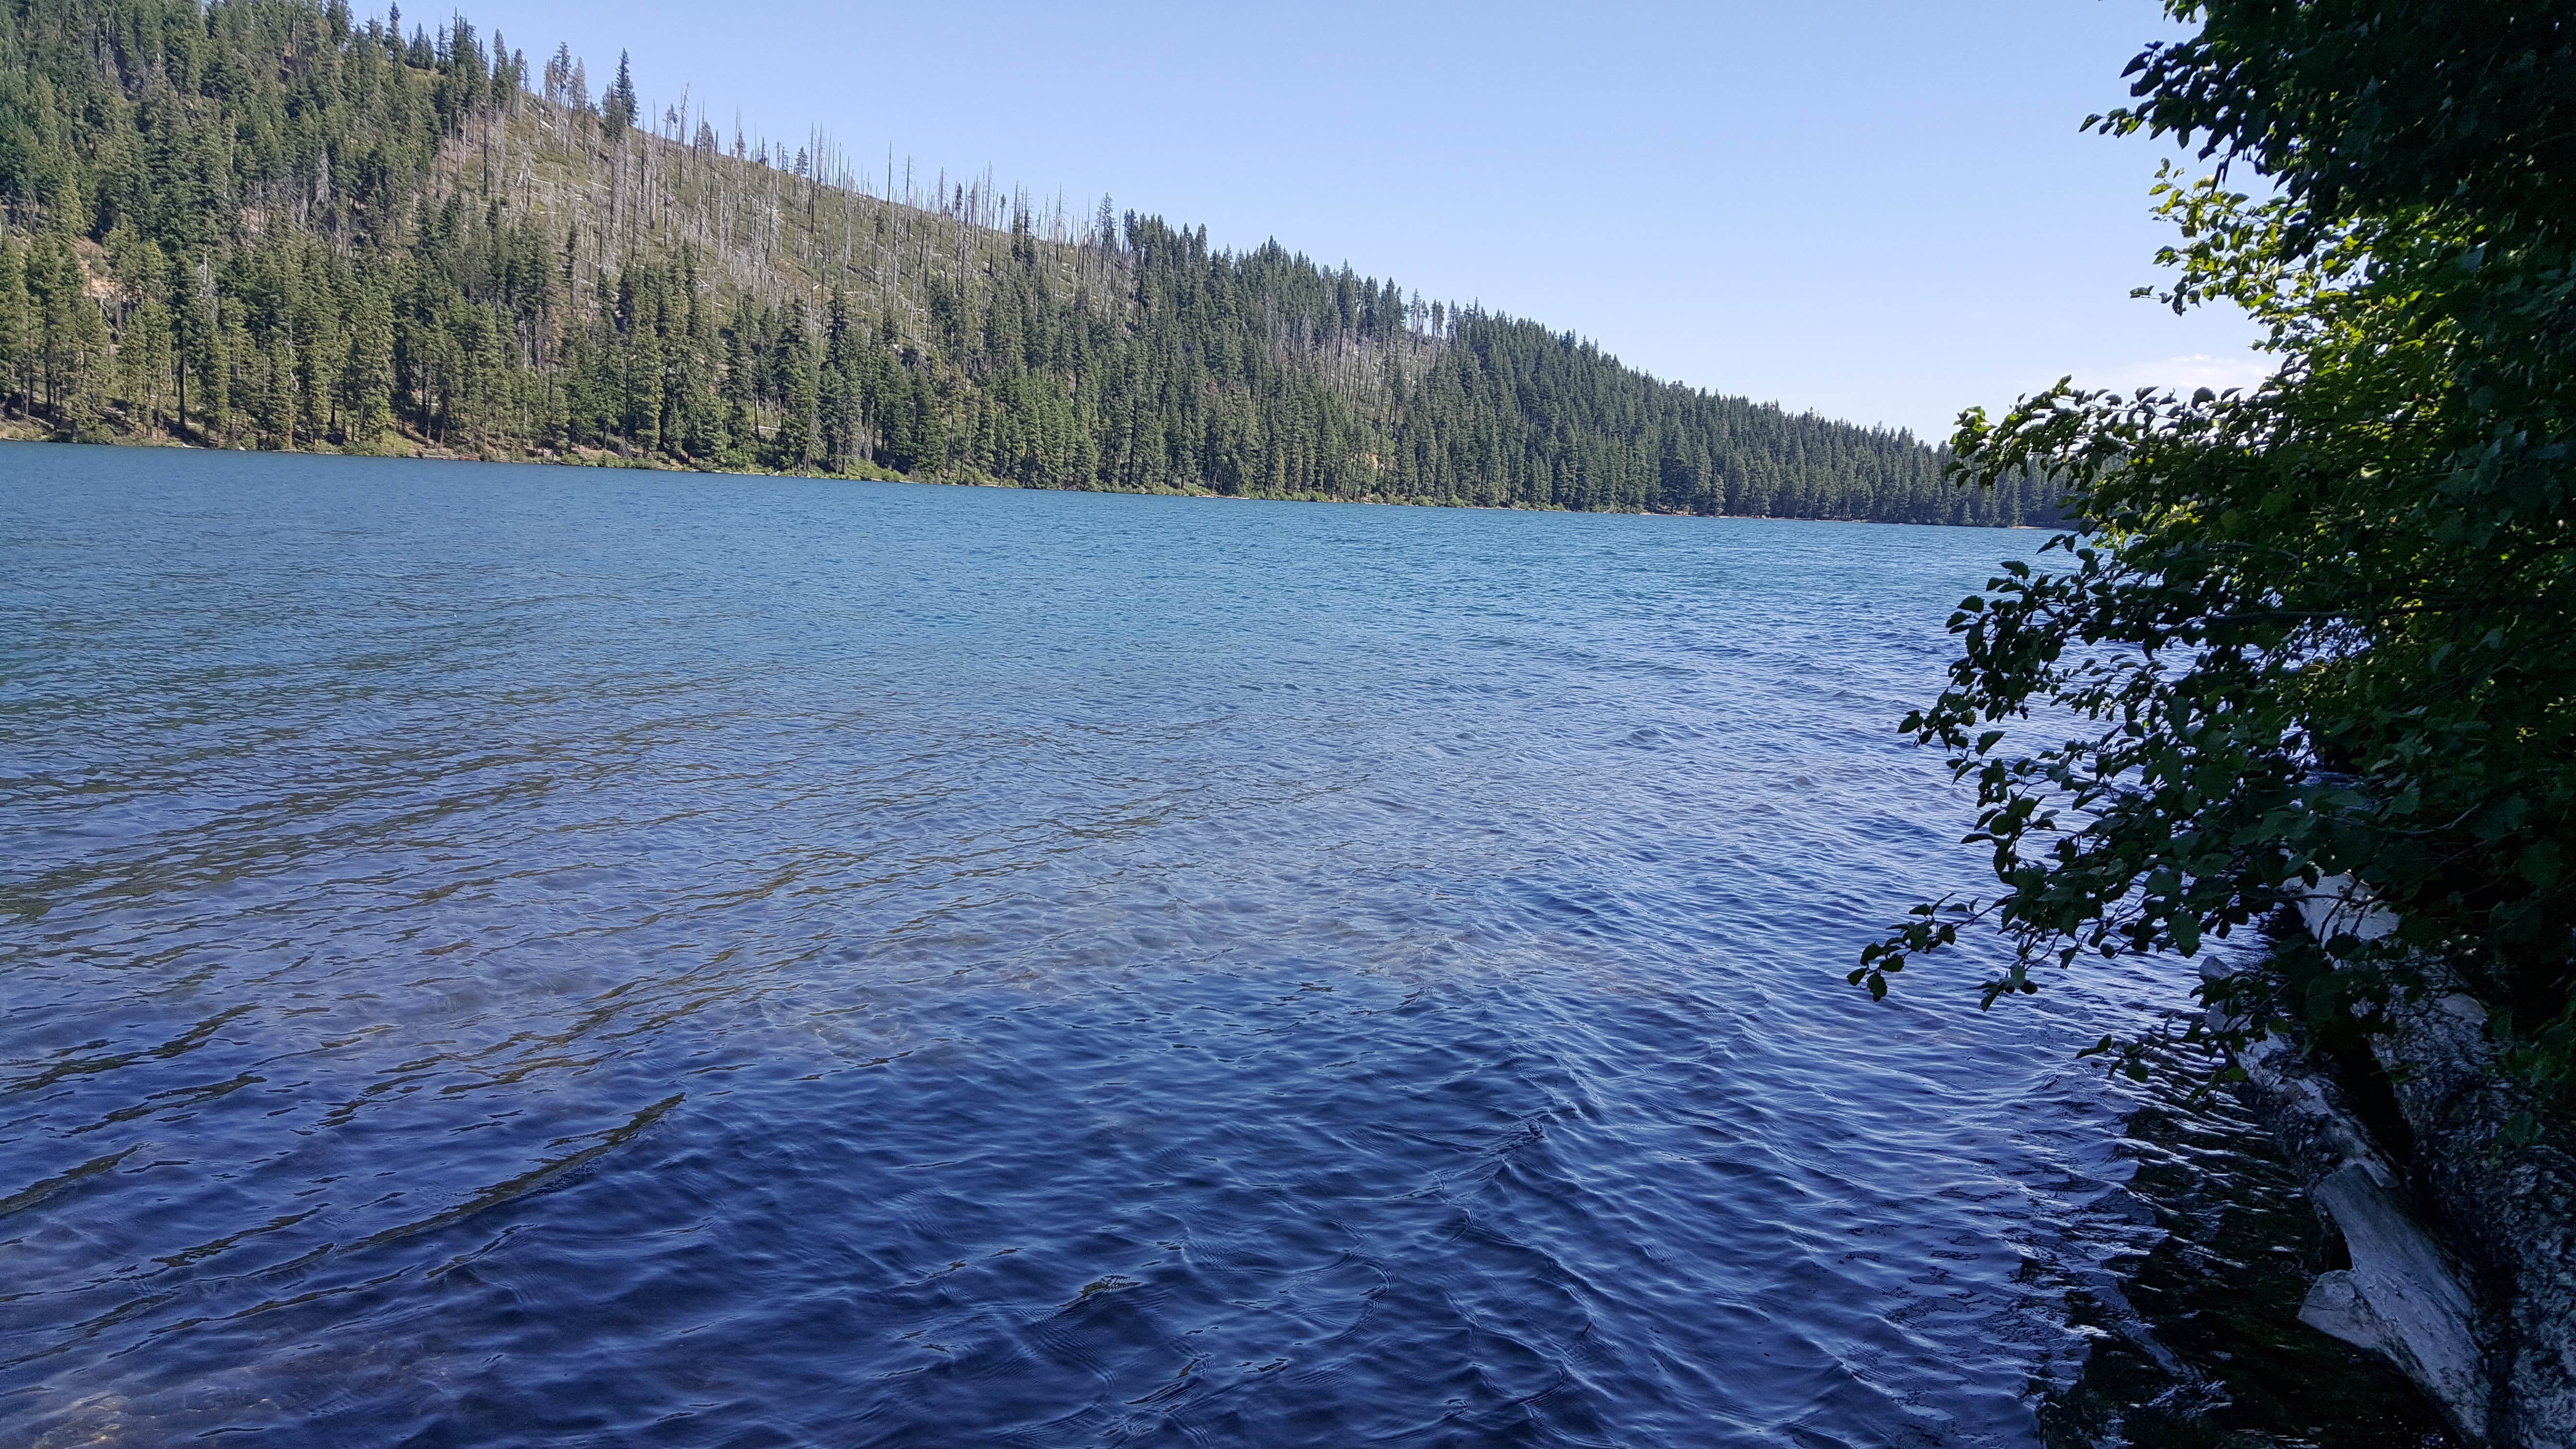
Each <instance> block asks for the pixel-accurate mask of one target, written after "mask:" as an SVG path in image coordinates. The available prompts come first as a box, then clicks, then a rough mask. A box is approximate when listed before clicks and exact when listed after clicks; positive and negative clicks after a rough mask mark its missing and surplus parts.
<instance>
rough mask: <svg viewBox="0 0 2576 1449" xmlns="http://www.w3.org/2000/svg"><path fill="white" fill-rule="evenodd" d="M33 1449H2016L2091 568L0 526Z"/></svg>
mask: <svg viewBox="0 0 2576 1449" xmlns="http://www.w3.org/2000/svg"><path fill="white" fill-rule="evenodd" d="M0 504H5V507H6V510H7V511H6V523H5V533H0V624H5V634H4V635H0V664H4V665H5V684H0V820H5V824H6V829H7V835H8V839H9V848H8V850H7V851H6V853H5V859H0V981H5V983H6V987H7V989H6V993H5V1001H0V1102H5V1110H0V1261H5V1263H6V1264H7V1273H6V1287H5V1289H0V1294H5V1298H6V1301H5V1303H0V1312H5V1314H6V1316H7V1322H8V1324H9V1331H8V1333H7V1335H6V1337H5V1348H0V1425H6V1426H9V1427H7V1428H5V1429H0V1440H7V1441H10V1442H17V1437H16V1436H23V1439H24V1441H25V1442H31V1443H66V1444H67V1443H74V1442H87V1441H89V1440H91V1439H93V1438H96V1437H100V1436H105V1437H108V1438H113V1439H117V1440H120V1441H122V1442H133V1443H149V1442H164V1441H171V1440H178V1439H183V1438H195V1437H200V1436H207V1435H212V1434H215V1433H218V1432H221V1433H226V1434H233V1435H248V1436H250V1437H252V1438H255V1439H258V1440H260V1441H262V1442H273V1443H280V1444H341V1443H346V1444H395V1443H406V1444H421V1445H433V1444H476V1443H490V1442H500V1441H504V1440H510V1439H514V1438H516V1439H532V1438H545V1439H548V1440H550V1441H553V1442H562V1443H576V1444H625V1443H635V1444H673V1445H700V1444H705V1445H719V1444H721V1445H735V1444H744V1445H748V1444H788V1443H841V1444H872V1443H886V1444H918V1443H970V1442H971V1443H986V1444H1028V1445H1063V1444H1086V1443H1103V1444H1108V1443H1116V1444H1130V1443H1164V1442H1170V1443H1206V1444H1225V1443H1261V1444H1269V1445H1303V1444H1313V1445H1346V1444H1359V1443H1386V1444H1405V1445H1434V1444H1462V1445H1464V1444H1477V1445H1487V1444H1529V1445H1594V1444H1602V1445H1607V1444H1618V1445H1676V1446H1679V1445H1708V1444H1747V1445H1756V1444H1769V1445H1793V1446H1801V1449H1814V1446H1828V1445H1873V1446H1874V1445H1890V1444H1914V1445H1936V1444H1937V1445H1984V1444H2014V1445H2022V1444H2035V1443H2037V1442H2039V1438H2040V1428H2039V1419H2038V1413H2039V1410H2040V1408H2041V1406H2042V1404H2043V1401H2044V1398H2045V1395H2046V1394H2047V1393H2048V1392H2049V1391H2050V1390H2051V1388H2052V1387H2058V1388H2062V1387H2063V1386H2064V1385H2066V1384H2067V1383H2069V1382H2071V1381H2072V1378H2073V1375H2074V1373H2075V1368H2076V1365H2077V1364H2079V1363H2080V1361H2081V1360H2082V1358H2083V1356H2084V1351H2085V1344H2086V1342H2087V1339H2088V1335H2089V1334H2092V1333H2093V1332H2094V1330H2092V1329H2089V1328H2087V1327H2085V1326H2083V1325H2080V1324H2078V1323H2076V1322H2074V1321H2072V1319H2071V1318H2070V1314H2069V1310H2068V1306H2067V1301H2068V1289H2069V1285H2070V1284H2076V1283H2080V1282H2082V1281H2086V1280H2087V1278H2088V1275H2098V1274H2099V1273H2100V1272H2101V1271H2102V1267H2103V1264H2104V1263H2105V1262H2106V1261H2108V1258H2109V1256H2110V1255H2111V1254H2112V1253H2113V1252H2114V1251H2115V1250H2118V1249H2119V1247H2120V1244H2118V1243H2115V1242H2113V1241H2112V1239H2113V1238H2116V1237H2117V1236H2118V1235H2117V1234H2112V1235H2108V1236H2106V1235H2105V1234H2104V1233H2103V1232H2102V1231H2101V1230H2100V1226H2099V1223H2098V1222H2097V1221H2096V1219H2097V1218H2098V1216H2099V1214H2101V1213H2102V1212H2104V1211H2105V1210H2106V1208H2105V1204H2106V1203H2108V1204H2113V1206H2114V1207H2116V1200H2117V1198H2118V1196H2119V1195H2118V1193H2117V1191H2116V1190H2115V1185H2116V1183H2117V1182H2119V1181H2120V1180H2122V1179H2124V1178H2125V1177H2126V1175H2127V1173H2128V1171H2129V1168H2128V1166H2127V1165H2126V1164H2125V1163H2124V1162H2123V1161H2122V1160H2121V1159H2120V1158H2119V1157H2118V1156H2117V1154H2116V1152H2115V1150H2114V1139H2115V1137H2116V1135H2117V1134H2116V1126H2117V1123H2118V1121H2119V1120H2120V1119H2121V1117H2122V1116H2123V1115H2124V1114H2126V1113H2127V1112H2129V1111H2130V1110H2132V1108H2133V1107H2134V1105H2135V1104H2134V1102H2132V1101H2130V1100H2128V1099H2126V1098H2123V1097H2121V1096H2119V1095H2118V1094H2117V1093H2114V1092H2112V1091H2111V1090H2110V1089H2108V1088H2107V1087H2105V1086H2104V1084H2103V1083H2102V1082H2101V1081H2100V1080H2099V1078H2098V1077H2097V1076H2096V1075H2095V1074H2093V1073H2092V1072H2091V1071H2089V1070H2087V1069H2085V1068H2083V1067H2081V1066H2079V1065H2078V1064H2076V1063H2074V1062H2072V1061H2071V1060H2070V1056H2071V1053H2072V1052H2073V1051H2074V1050H2075V1048H2076V1047H2077V1046H2079V1045H2081V1044H2082V1043H2083V1042H2086V1041H2090V1040H2091V1039H2093V1037H2095V1036H2097V1035H2099V1034H2100V1033H2101V1032H2103V1031H2105V1030H2116V1029H2120V1028H2123V1027H2126V1026H2128V1025H2130V1024H2133V1023H2134V1022H2136V1021H2138V1020H2141V1019H2143V1016H2144V1014H2145V1013H2146V1012H2148V1011H2149V1010H2150V1009H2151V1007H2152V1006H2154V1005H2157V1004H2162V1005H2170V1004H2173V1003H2174V1002H2176V1001H2178V1000H2179V999H2180V994H2181V991H2182V986H2181V985H2180V973H2179V972H2178V971H2177V972H2173V973H2169V974H2159V970H2160V968H2124V969H2123V970H2120V971H2114V972H2107V973H2104V972H2096V973H2093V974H2092V975H2090V976H2088V977H2086V978H2084V979H2083V980H2082V981H2081V982H2080V983H2077V984H2074V985H2072V986H2071V987H2070V988H2069V989H2064V990H2053V991H2051V992H2049V993H2048V994H2046V995H2044V996H2043V997H2042V998H2040V999H2039V1000H2038V1001H2036V1002H2031V1003H2022V1004H2018V1005H2016V1006H2015V1007H2013V1008H2010V1009H2003V1008H1999V1009H1998V1010H1997V1011H1995V1012H1994V1013H1991V1014H1980V1013H1978V1012H1977V1011H1976V1010H1975V1009H1974V993H1973V990H1972V989H1971V988H1972V983H1973V981H1974V980H1975V979H1976V973H1977V968H1978V966H1979V964H1980V962H1979V960H1978V959H1977V958H1976V957H1975V955H1974V953H1973V952H1970V953H1963V955H1962V957H1961V959H1960V960H1959V961H1958V962H1957V963H1955V964H1953V965H1951V966H1948V967H1946V968H1944V969H1942V970H1940V971H1932V970H1928V969H1927V970H1925V971H1922V972H1919V973H1915V974H1913V975H1910V976H1909V977H1908V978H1907V979H1906V980H1905V982H1904V983H1903V984H1904V986H1905V990H1903V991H1902V992H1900V993H1899V997H1900V999H1899V1000H1898V1001H1897V1002H1895V1003H1893V1004H1890V1005H1886V1006H1873V1005H1871V1004H1870V1003H1869V1002H1868V1001H1867V1000H1866V998H1865V997H1863V996H1862V995H1861V994H1860V993H1859V992H1857V991H1855V990H1853V989H1851V988H1848V987H1846V986H1844V985H1843V983H1842V981H1841V973H1842V971H1843V970H1844V969H1846V965H1847V962H1848V961H1849V959H1850V957H1851V955H1852V953H1853V952H1854V951H1855V950H1856V949H1857V948H1858V946H1859V945H1860V944H1861V943H1862V942H1863V941H1864V940H1866V939H1868V938H1869V936H1870V935H1871V933H1872V931H1873V929H1874V928H1875V927H1876V926H1878V925H1879V924H1880V923H1881V922H1883V921H1884V920H1886V919H1888V918H1890V917H1891V916H1892V915H1893V914H1894V913H1895V912H1897V911H1899V910H1901V908H1902V907H1903V906H1904V905H1906V904H1908V903H1910V902H1912V901H1914V900H1916V899H1920V898H1922V897H1923V896H1925V895H1926V894H1934V893H1938V892H1940V891H1942V890H1944V889H1947V888H1951V887H1954V886H1964V885H1972V884H1973V883H1974V878H1975V871H1976V869H1977V866H1978V861H1977V860H1976V858H1975V857H1974V854H1973V852H1971V851H1969V850H1964V849H1962V848H1960V847H1959V846H1958V845H1957V844H1956V840H1957V837H1958V835H1959V834H1960V833H1961V831H1962V830H1963V828H1964V826H1965V823H1966V820H1967V817H1968V805H1969V802H1968V800H1967V799H1966V798H1964V797H1963V796H1962V795H1961V794H1960V793H1958V792H1957V791H1956V790H1955V789H1954V788H1953V787H1952V786H1951V785H1950V784H1949V782H1948V778H1947V774H1946V771H1945V770H1943V769H1942V767H1941V764H1940V761H1939V760H1938V759H1937V757H1934V756H1932V755H1930V754H1927V753H1925V752H1922V751H1918V750H1914V749H1912V748H1910V747H1908V746H1906V745H1904V744H1903V743H1902V742H1901V741H1900V740H1899V739H1898V738H1897V737H1896V735H1895V734H1894V732H1893V730H1892V728H1891V724H1892V721H1894V720H1895V719H1896V718H1897V717H1899V716H1900V715H1901V714H1902V713H1903V712H1904V710H1905V709H1906V708H1908V707H1909V706H1910V705H1912V704H1914V703H1917V702H1920V701H1921V700H1922V699H1924V698H1926V697H1927V696H1928V695H1929V694H1930V693H1931V692H1932V691H1933V690H1934V689H1936V688H1937V687H1938V682H1939V678H1940V673H1941V669H1942V664H1943V661H1944V658H1945V657H1946V655H1945V649H1946V641H1945V639H1944V637H1943V635H1942V631H1941V621H1942V620H1943V619H1944V618H1945V617H1946V616H1947V614H1948V613H1949V611H1950V609H1951V608H1952V607H1953V606H1954V605H1955V603H1956V602H1957V600H1958V598H1959V597H1960V596H1961V595H1962V594H1963V593H1965V592H1967V591H1969V590H1971V589H1973V588H1975V587H1976V586H1977V585H1979V584H1980V583H1981V582H1982V581H1983V580H1984V579H1985V578H1986V576H1987V574H1988V573H1989V572H1990V571H1991V569H1992V566H1993V564H1994V562H1995V560H1997V559H1998V558H2000V557H2005V556H2027V555H2029V554H2030V553H2031V552H2032V551H2033V550H2035V549H2036V547H2037V545H2038V543H2039V541H2040V538H2041V535H2037V534H2031V533H2005V532H1994V531H1982V530H1966V529H1936V528H1897V527H1879V526H1862V525H1822V524H1797V523H1775V522H1752V521H1711V520H1685V519H1655V518H1631V517H1597V516H1569V515H1525V514H1510V513H1453V512H1436V511H1430V510H1410V509H1387V508H1360V507H1346V506H1327V505H1302V504H1244V503H1227V502H1204V501H1192V500H1183V499H1157V498H1119V497H1096V496H1085V495H1068V494H1042V493H1015V492H1002V491H991V490H969V489H948V488H925V487H911V486H905V485H877V484H849V483H824V482H807V481H797V480H781V479H743V478H697V477H685V476H674V475H667V474H640V475H639V474H625V473H603V472H595V471H584V470H569V469H541V468H514V467H503V466H488V465H471V464H448V465H427V464H401V463H388V462H371V461H361V460H341V459H330V458H277V457H249V456H203V455H199V456H183V455H178V454H173V453H168V452H150V451H142V450H131V451H129V450H107V449H76V448H57V447H39V446H12V447H8V448H5V449H0Z"/></svg>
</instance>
